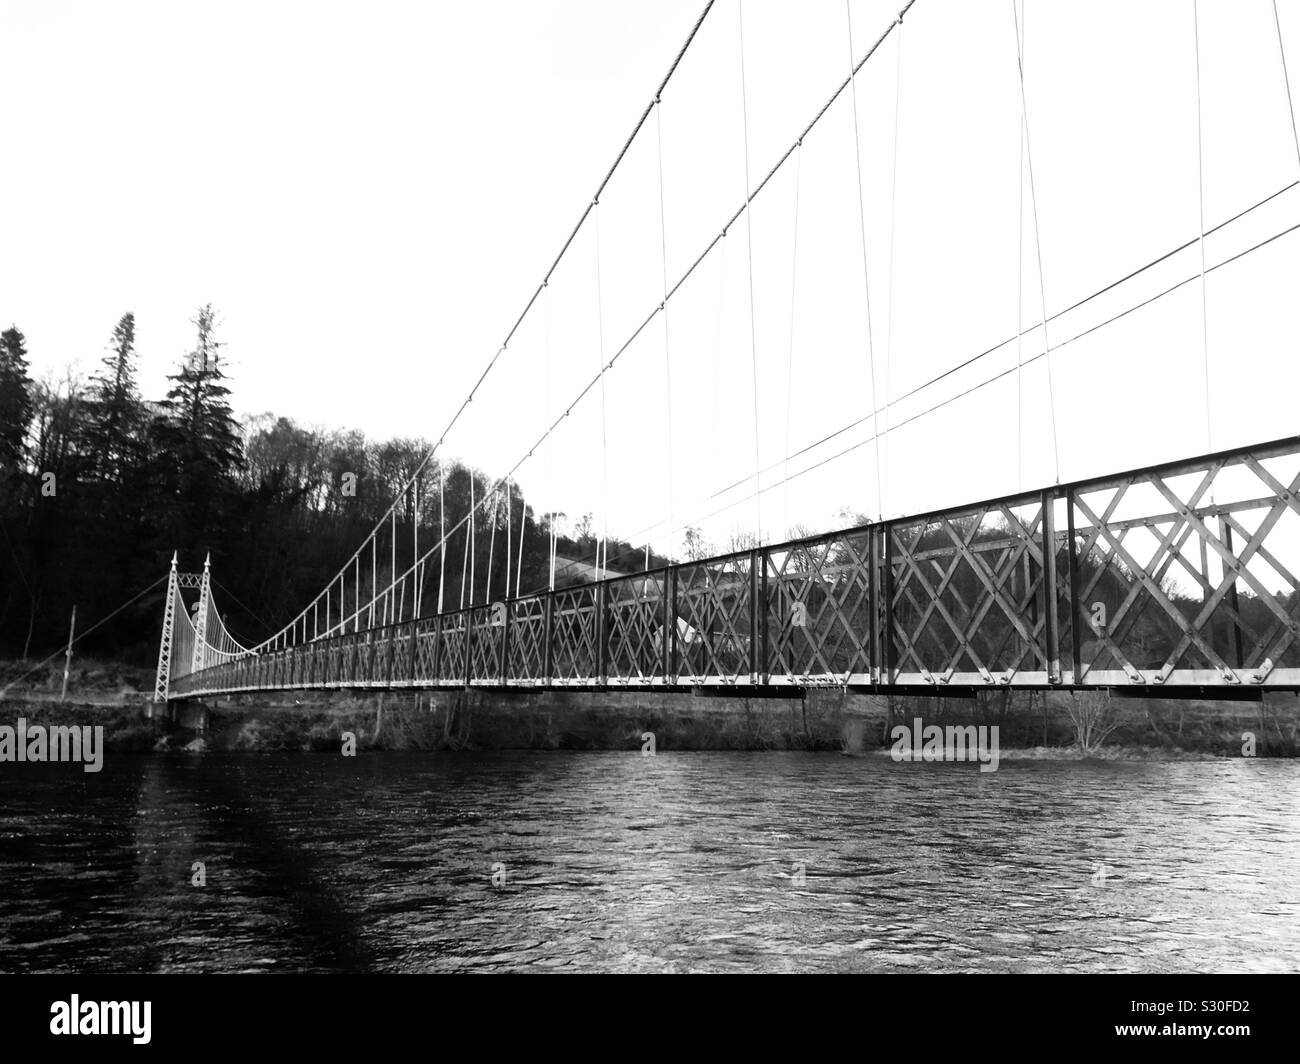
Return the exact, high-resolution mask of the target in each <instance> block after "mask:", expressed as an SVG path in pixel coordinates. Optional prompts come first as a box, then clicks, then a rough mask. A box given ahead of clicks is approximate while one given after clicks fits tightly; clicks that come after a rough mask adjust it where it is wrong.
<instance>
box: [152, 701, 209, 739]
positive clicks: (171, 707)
mask: <svg viewBox="0 0 1300 1064" xmlns="http://www.w3.org/2000/svg"><path fill="white" fill-rule="evenodd" d="M144 717H145V720H148V721H151V722H152V723H153V725H154V727H155V728H157V729H159V730H161V731H171V730H172V729H173V728H188V729H190V730H191V731H196V732H199V733H202V732H205V731H207V730H208V707H207V706H206V705H204V704H203V703H202V702H198V701H191V702H146V703H145V707H144Z"/></svg>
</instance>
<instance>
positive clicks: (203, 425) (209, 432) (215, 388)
mask: <svg viewBox="0 0 1300 1064" xmlns="http://www.w3.org/2000/svg"><path fill="white" fill-rule="evenodd" d="M193 321H194V324H195V325H196V326H197V328H198V342H197V344H196V345H195V347H194V350H193V351H191V352H190V353H189V354H188V355H186V357H185V362H184V364H183V365H182V366H181V369H180V371H179V372H178V373H174V374H171V375H170V376H168V378H167V379H168V380H169V381H172V382H173V383H172V387H171V389H170V390H169V391H168V392H167V398H166V399H165V400H163V403H162V411H163V412H162V415H161V416H160V417H159V418H158V419H157V420H156V421H155V423H154V438H155V443H156V448H157V457H158V462H159V465H160V467H161V474H162V480H163V487H164V489H165V490H167V492H168V494H170V495H171V497H172V500H173V502H174V504H175V510H174V513H173V516H174V520H173V522H172V525H173V527H172V528H171V529H170V530H169V531H170V532H171V533H172V534H173V535H176V536H179V537H180V541H181V542H182V543H183V544H185V545H197V544H191V543H190V538H191V534H194V533H206V534H208V535H214V534H216V532H217V521H218V519H219V518H220V516H221V515H222V514H223V512H224V506H225V504H226V503H228V502H229V501H230V499H231V497H232V496H233V494H234V490H235V482H234V479H233V477H234V474H235V472H236V471H237V470H238V469H240V468H241V467H242V466H243V462H244V456H243V446H242V444H241V442H240V436H239V427H238V424H237V423H236V421H235V415H234V413H233V412H232V411H231V409H230V403H229V402H228V401H227V396H229V395H230V389H229V388H227V387H226V386H225V384H224V383H223V382H224V381H225V379H226V375H225V374H224V373H223V372H222V370H221V348H222V347H223V346H224V344H222V343H221V342H220V341H219V340H217V339H216V336H215V335H214V331H215V327H216V314H215V312H214V311H213V309H212V304H211V303H209V304H207V305H206V306H204V307H201V308H200V309H199V312H198V316H197V317H196V318H194V319H193Z"/></svg>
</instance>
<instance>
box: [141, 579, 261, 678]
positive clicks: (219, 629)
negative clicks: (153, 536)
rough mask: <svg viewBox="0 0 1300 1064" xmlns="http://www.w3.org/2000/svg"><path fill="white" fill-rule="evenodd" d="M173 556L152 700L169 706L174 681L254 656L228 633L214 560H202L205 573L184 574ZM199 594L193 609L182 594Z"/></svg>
mask: <svg viewBox="0 0 1300 1064" xmlns="http://www.w3.org/2000/svg"><path fill="white" fill-rule="evenodd" d="M176 562H177V559H176V555H175V554H172V567H171V574H170V576H169V577H168V580H167V598H166V602H165V605H164V608H163V626H162V638H161V640H160V641H159V644H158V671H157V674H156V676H155V679H154V692H153V700H154V701H155V702H166V701H167V700H168V698H169V697H170V695H171V685H172V682H173V681H175V680H179V679H180V678H181V677H183V676H189V675H191V674H192V673H196V672H202V671H203V670H204V669H206V668H210V667H211V666H213V665H223V664H225V663H226V662H229V661H234V660H235V659H237V658H241V657H244V656H245V655H247V654H250V653H252V651H250V650H249V649H248V648H247V647H245V646H243V645H242V644H241V643H239V642H238V641H237V640H236V639H235V638H234V637H233V636H232V635H231V634H230V633H229V632H228V631H227V630H226V624H225V621H224V620H223V619H222V617H221V613H220V611H218V610H217V607H216V604H215V602H214V601H213V597H212V556H211V555H208V556H207V557H206V558H204V560H203V572H201V573H182V572H179V571H178V570H177V568H176ZM194 590H197V591H198V593H199V596H198V598H197V599H196V600H195V602H194V605H193V606H192V607H190V608H189V609H187V608H186V606H185V598H184V596H183V595H182V592H183V591H194Z"/></svg>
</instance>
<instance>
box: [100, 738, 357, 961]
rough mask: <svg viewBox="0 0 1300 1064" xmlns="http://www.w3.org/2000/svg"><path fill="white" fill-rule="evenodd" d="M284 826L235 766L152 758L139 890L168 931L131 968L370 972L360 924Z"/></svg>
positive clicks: (144, 795)
mask: <svg viewBox="0 0 1300 1064" xmlns="http://www.w3.org/2000/svg"><path fill="white" fill-rule="evenodd" d="M278 823H279V821H278V818H277V817H276V815H275V810H274V807H273V804H272V802H271V801H270V800H269V799H268V798H267V797H266V796H262V795H258V794H255V793H254V792H253V788H251V787H249V786H248V785H247V780H246V776H245V771H244V768H243V766H242V765H241V764H240V763H239V762H238V760H237V759H227V758H220V757H218V758H212V757H210V756H204V757H195V758H185V759H180V758H176V757H151V758H149V759H148V761H147V763H146V766H145V769H144V772H143V775H142V777H141V780H140V787H139V792H138V796H137V807H136V824H137V826H136V832H135V835H136V837H135V849H136V854H137V858H136V889H137V892H138V895H139V898H138V901H139V904H140V907H141V909H142V910H143V911H144V912H146V913H148V914H149V915H148V922H149V923H152V924H154V925H155V929H156V930H161V931H164V932H165V933H164V934H162V935H158V934H144V935H141V936H140V938H139V940H138V944H135V945H133V946H132V948H131V952H132V956H131V958H130V960H129V962H128V963H125V964H123V965H122V968H124V969H126V970H135V971H213V970H215V971H233V970H249V969H270V970H274V969H275V968H278V967H285V968H292V969H294V970H302V969H315V970H326V971H364V970H367V969H369V968H370V967H372V963H371V962H372V960H373V958H372V957H371V954H370V951H369V950H368V949H367V947H366V945H365V943H364V942H363V941H362V940H361V938H360V937H359V936H358V934H357V932H356V926H357V918H358V914H357V913H356V912H355V911H354V910H351V909H350V908H349V906H348V905H347V903H346V901H345V899H344V898H343V897H342V895H341V894H340V892H339V891H338V889H337V888H336V887H334V886H333V885H332V884H331V883H330V870H329V868H328V867H327V864H326V862H325V861H324V860H322V859H321V857H320V856H319V855H317V854H316V853H313V852H312V851H311V850H309V849H307V848H305V847H303V846H302V845H300V844H299V843H298V842H297V841H296V840H295V839H294V838H293V836H292V834H290V833H286V832H284V831H281V830H279V828H278V826H277V825H278ZM196 862H201V863H202V873H203V876H204V878H205V882H204V883H203V884H202V885H196V884H195V882H194V880H195V877H196V875H197V873H198V869H197V868H196ZM158 924H162V925H164V926H163V927H157V926H156V925H158Z"/></svg>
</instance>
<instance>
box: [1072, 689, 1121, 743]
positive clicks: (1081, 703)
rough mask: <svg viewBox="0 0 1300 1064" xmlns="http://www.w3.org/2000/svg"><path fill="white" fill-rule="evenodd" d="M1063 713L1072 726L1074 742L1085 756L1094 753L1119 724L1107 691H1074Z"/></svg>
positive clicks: (1117, 713) (1113, 704) (1115, 710)
mask: <svg viewBox="0 0 1300 1064" xmlns="http://www.w3.org/2000/svg"><path fill="white" fill-rule="evenodd" d="M1065 711H1066V712H1067V713H1068V714H1069V715H1070V721H1071V723H1072V724H1073V725H1074V736H1075V742H1076V743H1077V744H1078V746H1079V749H1080V750H1082V751H1083V752H1084V753H1085V754H1092V753H1096V752H1097V750H1098V749H1100V747H1101V745H1102V744H1103V743H1104V742H1105V741H1106V740H1107V739H1108V738H1110V735H1111V733H1112V732H1113V731H1114V730H1115V729H1116V728H1118V727H1119V724H1120V720H1119V712H1118V711H1117V709H1116V707H1115V703H1114V701H1113V700H1112V699H1111V697H1110V692H1109V691H1076V692H1075V693H1074V694H1073V695H1072V696H1071V698H1070V701H1069V702H1068V703H1066V707H1065Z"/></svg>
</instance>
